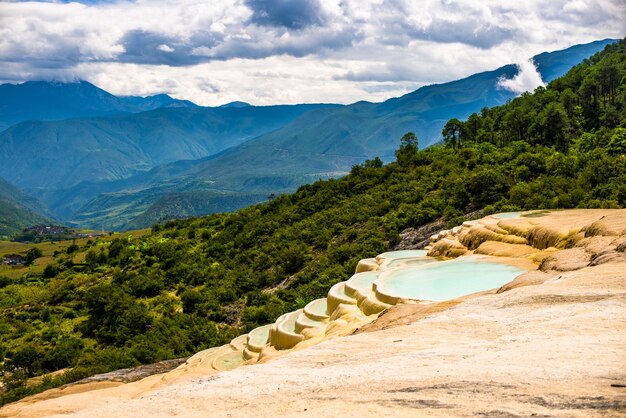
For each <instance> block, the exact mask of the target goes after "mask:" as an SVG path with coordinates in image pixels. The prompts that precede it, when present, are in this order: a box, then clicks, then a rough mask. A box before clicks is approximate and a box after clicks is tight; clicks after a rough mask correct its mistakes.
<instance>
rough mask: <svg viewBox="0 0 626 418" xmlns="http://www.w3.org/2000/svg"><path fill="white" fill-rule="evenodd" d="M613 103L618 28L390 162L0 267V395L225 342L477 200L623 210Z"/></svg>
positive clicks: (624, 45)
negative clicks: (601, 47) (26, 265)
mask: <svg viewBox="0 0 626 418" xmlns="http://www.w3.org/2000/svg"><path fill="white" fill-rule="evenodd" d="M615 80H617V81H615ZM625 115H626V42H624V41H622V42H619V43H618V44H615V45H612V46H609V47H607V49H606V50H605V51H604V52H602V53H600V54H598V55H596V56H594V57H593V58H592V59H590V60H587V61H585V62H584V63H583V64H581V65H580V66H578V67H576V68H574V69H573V70H572V71H570V72H569V73H568V74H567V75H566V76H565V77H563V78H562V79H558V80H555V81H554V82H552V83H551V84H550V85H549V86H548V87H547V88H540V89H538V90H537V91H536V92H535V93H534V94H524V95H522V97H519V98H517V99H514V100H512V101H511V102H510V103H508V104H506V105H504V106H502V107H499V108H494V109H490V110H489V109H485V110H483V111H481V113H480V114H474V115H472V116H470V117H469V119H468V120H467V121H466V122H460V121H451V122H449V123H448V125H450V126H446V128H444V136H446V144H444V145H440V146H434V147H430V148H427V149H425V150H421V151H419V150H418V149H417V138H416V137H415V136H414V135H412V134H407V135H405V136H404V137H403V139H402V143H401V146H400V147H399V148H398V150H397V151H396V157H397V159H398V161H397V162H393V163H391V164H388V165H383V163H382V161H381V160H380V159H372V160H368V161H366V162H364V163H363V164H360V165H355V166H354V167H353V168H352V170H351V173H350V174H349V175H347V176H345V177H343V178H341V179H332V180H327V181H318V182H315V183H313V184H310V185H306V186H302V187H300V188H299V189H298V190H297V191H296V192H295V193H293V194H291V195H281V196H278V197H276V198H274V199H272V200H271V201H270V202H269V203H266V204H261V205H256V206H252V207H249V208H246V209H242V210H240V211H238V212H236V213H230V214H215V215H211V216H208V217H204V218H198V219H186V220H178V221H170V222H167V223H166V224H164V225H156V226H154V227H153V229H152V231H151V232H150V233H147V234H145V235H137V234H135V233H132V234H126V235H123V236H113V237H99V238H97V239H95V240H91V241H82V242H79V243H77V244H76V245H75V246H67V247H66V248H65V249H64V250H63V251H58V252H57V254H56V256H54V257H53V258H52V260H50V262H49V263H48V264H47V265H46V267H45V269H44V271H43V272H42V273H41V274H36V273H29V274H24V275H23V276H21V277H20V278H17V279H7V278H5V279H1V280H0V287H2V288H1V289H0V357H3V358H4V362H3V366H2V369H3V371H4V377H3V379H4V382H5V385H6V391H5V393H4V395H3V398H2V402H9V401H12V400H15V399H18V398H19V397H21V396H24V395H26V394H28V393H33V392H35V391H38V390H42V389H43V388H48V387H51V386H54V385H58V384H61V383H63V382H68V381H72V380H75V379H78V378H80V377H84V376H87V375H89V374H94V373H99V372H105V371H108V370H113V369H116V368H120V367H127V366H132V365H136V364H140V363H149V362H155V361H158V360H162V359H166V358H173V357H180V356H185V355H190V354H191V353H193V352H195V351H198V350H201V349H203V348H206V347H209V346H213V345H216V344H220V343H223V342H226V341H228V340H229V339H230V338H232V337H233V336H235V335H237V334H239V333H241V332H244V331H247V330H250V329H252V328H254V327H256V326H258V325H262V324H266V323H269V322H271V321H273V320H274V319H275V318H276V317H278V316H279V315H280V314H282V313H284V312H286V311H289V310H293V309H296V308H299V307H302V306H303V305H304V304H305V303H306V302H308V301H310V300H312V299H314V298H318V297H321V296H323V295H325V293H326V292H327V290H328V288H329V287H330V286H331V285H333V284H334V283H336V282H338V281H340V280H346V279H347V278H348V277H349V276H350V274H351V273H352V272H353V270H354V267H355V265H356V263H357V261H358V260H359V259H361V258H364V257H371V256H373V255H375V254H377V253H381V252H383V251H385V250H387V249H389V248H390V247H391V246H393V245H394V244H395V243H396V242H397V241H398V240H399V233H400V232H401V231H403V230H404V229H406V228H409V227H418V226H421V225H423V224H425V223H428V222H431V221H433V220H437V219H444V220H446V221H447V222H448V223H449V224H450V225H454V224H458V223H459V222H461V221H463V220H464V219H465V217H464V214H466V213H469V212H471V211H474V210H476V209H481V208H482V209H485V211H487V212H496V211H511V210H524V209H549V208H575V207H581V208H587V207H623V206H624V205H625V204H626V156H625V155H624V149H625V141H624V139H625V133H626V122H625V121H626V118H625ZM452 128H454V129H452ZM36 262H38V261H36ZM63 368H68V371H67V372H66V373H65V374H62V375H59V376H56V377H48V378H46V379H45V380H44V381H43V383H41V385H40V386H33V385H31V386H29V385H27V384H26V382H27V379H28V378H30V377H33V376H38V375H42V374H44V373H48V372H53V371H55V370H59V369H63Z"/></svg>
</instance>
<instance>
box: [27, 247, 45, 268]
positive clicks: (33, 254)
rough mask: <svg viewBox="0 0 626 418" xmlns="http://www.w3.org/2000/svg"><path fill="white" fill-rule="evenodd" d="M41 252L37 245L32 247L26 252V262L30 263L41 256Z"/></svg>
mask: <svg viewBox="0 0 626 418" xmlns="http://www.w3.org/2000/svg"><path fill="white" fill-rule="evenodd" d="M42 255H43V253H42V252H41V250H40V249H39V248H37V247H33V248H31V249H30V250H28V252H27V253H26V264H32V263H33V261H35V260H36V259H38V258H39V257H41V256H42Z"/></svg>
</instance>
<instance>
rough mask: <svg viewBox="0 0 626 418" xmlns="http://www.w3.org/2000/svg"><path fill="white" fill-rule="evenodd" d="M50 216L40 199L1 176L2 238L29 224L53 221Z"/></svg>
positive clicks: (0, 222) (0, 236)
mask: <svg viewBox="0 0 626 418" xmlns="http://www.w3.org/2000/svg"><path fill="white" fill-rule="evenodd" d="M50 216H51V215H50V213H49V211H48V210H47V209H46V208H45V207H44V206H43V205H42V204H41V203H40V202H39V201H37V200H36V199H34V198H32V197H30V196H28V195H26V194H25V193H23V192H22V191H20V190H19V189H17V188H16V187H15V186H13V185H11V184H9V183H8V182H7V181H5V180H4V179H2V178H0V239H6V238H7V237H9V236H11V235H13V234H15V233H16V232H19V231H21V230H22V229H24V228H27V227H29V226H33V225H37V224H47V223H51V222H53V221H52V220H51V218H50Z"/></svg>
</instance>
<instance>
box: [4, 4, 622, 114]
mask: <svg viewBox="0 0 626 418" xmlns="http://www.w3.org/2000/svg"><path fill="white" fill-rule="evenodd" d="M625 22H626V2H624V1H623V0H522V1H520V0H480V1H479V0H458V1H453V0H422V1H417V0H211V1H197V0H180V1H173V0H136V1H130V0H101V1H98V0H90V1H81V2H68V1H40V2H24V1H0V82H23V81H26V80H57V81H75V80H79V79H84V80H88V81H90V82H92V83H94V84H96V85H98V86H99V87H102V88H104V89H105V90H107V91H109V92H111V93H113V94H117V95H142V96H143V95H150V94H157V93H167V94H170V95H172V96H173V97H176V98H182V99H189V100H192V101H194V102H196V103H198V104H201V105H219V104H223V103H227V102H230V101H235V100H241V101H246V102H249V103H252V104H257V105H267V104H278V103H304V102H307V103H311V102H327V103H328V102H332V103H353V102H355V101H359V100H369V101H382V100H385V99H387V98H389V97H395V96H400V95H402V94H405V93H407V92H410V91H413V90H415V89H417V88H419V87H421V86H423V85H427V84H432V83H440V82H446V81H451V80H455V79H459V78H462V77H465V76H468V75H471V74H474V73H476V72H480V71H487V70H493V69H496V68H498V67H500V66H502V65H505V64H509V63H517V64H519V65H520V68H521V70H522V74H521V75H520V77H518V79H517V80H513V81H510V82H509V83H503V88H510V89H513V90H516V91H522V90H525V89H526V90H532V89H533V88H534V87H536V86H537V85H539V84H541V79H540V77H538V75H537V74H536V73H535V71H534V67H533V65H532V64H530V63H529V62H528V58H530V57H532V56H533V55H536V54H538V53H541V52H544V51H554V50H558V49H563V48H567V47H569V46H571V45H574V44H578V43H587V42H591V41H594V40H598V39H605V38H623V37H624V35H626V34H625V32H626V29H625V28H626V25H625Z"/></svg>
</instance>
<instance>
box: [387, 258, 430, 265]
mask: <svg viewBox="0 0 626 418" xmlns="http://www.w3.org/2000/svg"><path fill="white" fill-rule="evenodd" d="M435 261H437V260H435V259H434V258H426V257H416V258H414V257H409V258H396V259H393V260H391V261H390V262H389V264H388V265H387V268H393V267H398V266H399V265H400V264H406V265H409V266H419V265H422V264H428V263H434V262H435Z"/></svg>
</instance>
